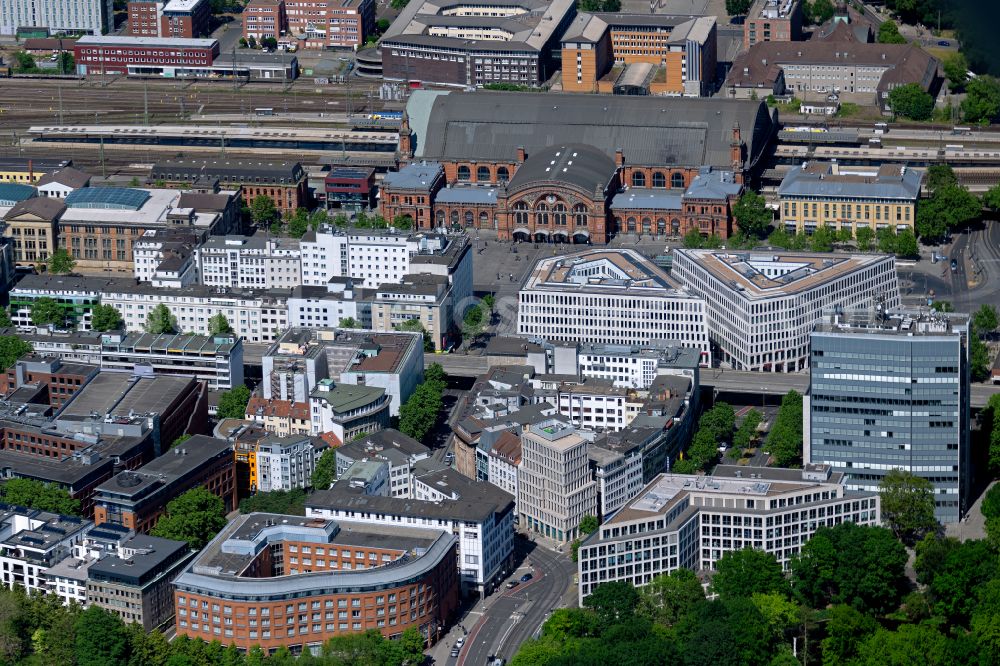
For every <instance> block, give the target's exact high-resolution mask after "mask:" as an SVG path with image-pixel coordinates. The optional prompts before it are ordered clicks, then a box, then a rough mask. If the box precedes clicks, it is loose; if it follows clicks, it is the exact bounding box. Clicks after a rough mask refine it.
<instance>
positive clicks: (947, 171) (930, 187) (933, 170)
mask: <svg viewBox="0 0 1000 666" xmlns="http://www.w3.org/2000/svg"><path fill="white" fill-rule="evenodd" d="M954 185H958V176H957V175H955V170H954V169H952V168H951V166H949V165H947V164H932V165H931V166H929V167H927V192H928V193H931V194H933V193H934V192H937V191H938V190H941V189H944V188H946V187H951V186H954Z"/></svg>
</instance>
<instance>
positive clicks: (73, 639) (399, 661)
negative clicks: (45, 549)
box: [0, 587, 423, 666]
mask: <svg viewBox="0 0 1000 666" xmlns="http://www.w3.org/2000/svg"><path fill="white" fill-rule="evenodd" d="M422 661H423V637H422V636H421V635H420V632H419V631H418V630H417V629H415V628H411V629H408V630H407V631H405V632H403V634H402V636H401V637H400V638H399V639H398V640H392V641H391V640H388V639H386V638H385V637H383V636H382V634H381V633H379V632H378V631H377V630H372V631H369V632H367V633H364V634H360V633H359V634H347V635H344V636H339V637H336V638H332V639H330V640H329V641H327V642H326V643H325V644H324V645H323V646H322V649H321V651H320V654H319V655H318V656H313V655H311V654H308V653H307V654H304V655H302V656H300V657H295V656H293V655H292V654H291V653H290V652H289V651H288V649H287V648H281V649H279V650H278V651H277V652H275V653H274V654H272V655H268V653H267V652H265V651H264V650H262V649H261V648H259V647H255V648H253V649H252V650H250V651H249V652H248V653H246V654H244V653H242V652H240V651H239V650H238V649H237V648H236V646H235V645H230V646H228V647H227V646H224V645H223V644H222V643H220V642H219V641H212V642H211V643H206V642H204V641H202V640H200V639H190V638H188V637H187V636H181V637H179V638H175V639H174V640H168V639H167V638H166V636H164V635H163V633H162V632H160V631H159V630H153V631H151V632H147V631H145V630H144V629H143V627H142V625H141V624H125V623H124V622H122V620H121V619H120V618H119V617H118V616H117V615H114V614H112V613H109V612H108V611H106V610H104V609H103V608H100V607H98V606H91V607H89V608H87V609H86V610H83V609H81V608H80V606H78V605H76V604H73V605H70V606H63V605H62V604H61V601H60V599H59V597H58V596H56V595H54V594H32V595H27V594H25V592H24V590H23V589H22V588H20V587H17V588H14V589H8V588H6V587H0V663H3V664H10V665H12V666H13V665H17V666H29V665H31V666H39V665H49V664H53V665H54V664H58V665H60V666H347V665H351V666H403V664H411V665H412V664H418V663H420V662H422Z"/></svg>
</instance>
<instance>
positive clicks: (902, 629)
mask: <svg viewBox="0 0 1000 666" xmlns="http://www.w3.org/2000/svg"><path fill="white" fill-rule="evenodd" d="M853 663H854V664H857V666H910V665H911V664H921V666H951V665H952V664H953V663H954V662H953V659H952V655H951V653H950V651H949V646H948V638H947V637H946V636H945V635H944V634H942V633H941V632H940V631H938V630H937V629H935V628H934V627H932V626H931V625H928V624H903V625H900V626H899V628H898V629H897V630H896V631H889V630H888V629H879V630H878V631H876V632H875V633H874V634H872V635H871V636H870V637H869V638H868V639H867V640H865V641H864V642H863V643H861V645H860V646H858V658H857V660H856V661H854V662H853Z"/></svg>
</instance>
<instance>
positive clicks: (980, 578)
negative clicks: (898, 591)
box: [921, 537, 998, 626]
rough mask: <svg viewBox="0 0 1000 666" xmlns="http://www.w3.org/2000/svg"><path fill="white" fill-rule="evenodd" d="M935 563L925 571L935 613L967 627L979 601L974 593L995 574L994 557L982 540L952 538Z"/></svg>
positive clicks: (951, 623) (995, 558)
mask: <svg viewBox="0 0 1000 666" xmlns="http://www.w3.org/2000/svg"><path fill="white" fill-rule="evenodd" d="M928 538H932V537H928ZM921 543H923V542H921ZM935 564H936V566H935V567H934V568H933V569H931V570H930V571H927V572H925V574H926V575H925V577H929V579H930V580H929V582H928V588H929V591H930V597H931V600H932V602H933V604H934V615H935V616H937V617H942V618H945V619H947V620H948V623H949V624H950V625H952V626H954V625H959V626H966V625H967V624H968V622H969V619H970V618H971V617H972V613H973V611H975V609H976V605H977V603H978V600H977V599H976V592H977V591H978V590H980V589H981V588H982V587H983V586H984V585H986V584H987V583H989V582H990V580H992V579H993V578H996V577H997V573H998V570H997V565H998V562H997V556H996V554H995V553H993V552H992V551H991V549H990V546H989V544H987V543H986V542H985V541H979V540H975V541H966V542H964V543H963V542H959V541H957V540H954V544H953V545H952V547H950V548H947V549H946V550H945V551H944V553H943V557H941V558H940V561H938V562H936V563H935Z"/></svg>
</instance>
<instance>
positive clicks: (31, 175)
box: [28, 158, 35, 183]
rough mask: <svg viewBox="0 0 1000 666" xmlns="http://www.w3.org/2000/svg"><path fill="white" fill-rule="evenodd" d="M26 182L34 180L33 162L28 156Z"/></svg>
mask: <svg viewBox="0 0 1000 666" xmlns="http://www.w3.org/2000/svg"><path fill="white" fill-rule="evenodd" d="M28 182H29V183H34V182H35V163H34V162H33V161H32V160H31V158H28Z"/></svg>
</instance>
